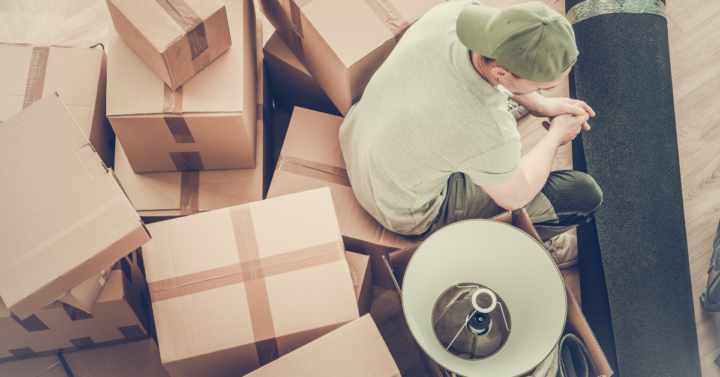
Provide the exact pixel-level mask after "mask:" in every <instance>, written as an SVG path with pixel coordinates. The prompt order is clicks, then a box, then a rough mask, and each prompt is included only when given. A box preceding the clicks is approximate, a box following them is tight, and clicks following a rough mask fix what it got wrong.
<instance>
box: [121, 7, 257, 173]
mask: <svg viewBox="0 0 720 377" xmlns="http://www.w3.org/2000/svg"><path fill="white" fill-rule="evenodd" d="M161 1H166V0H161ZM172 1H175V0H172ZM213 2H214V1H210V3H213ZM147 3H148V4H149V3H152V4H156V2H154V1H149V2H147ZM225 8H227V19H228V22H229V25H230V33H231V34H232V35H233V41H234V44H233V47H231V48H230V49H229V50H228V51H227V52H226V53H224V54H223V55H222V56H220V57H219V58H218V59H217V60H216V61H215V62H213V64H211V65H210V66H208V67H207V68H206V69H204V70H203V71H202V72H200V73H198V74H197V75H196V76H195V77H193V78H192V79H190V80H189V81H188V82H186V83H185V84H184V85H183V86H182V87H181V88H180V89H178V90H176V91H171V90H170V88H168V87H167V86H166V85H165V83H163V81H162V80H160V79H159V78H158V77H157V76H156V75H155V74H154V73H153V72H152V70H150V68H149V67H148V66H147V65H146V64H145V63H144V62H143V61H142V60H141V59H140V57H139V56H138V55H137V54H135V52H133V50H132V49H131V48H130V46H128V44H126V43H125V42H124V41H123V40H122V39H121V38H120V36H119V35H117V34H116V33H115V32H114V31H113V30H112V28H111V29H110V30H109V39H110V42H109V46H108V52H109V61H108V94H107V115H108V118H109V119H110V123H111V124H112V127H113V129H114V130H115V132H116V134H117V137H118V140H120V142H121V143H122V144H123V148H124V150H125V154H126V156H127V159H128V161H129V162H130V166H132V168H133V171H135V172H136V173H149V172H166V171H190V170H217V169H241V168H254V167H256V164H258V161H257V160H256V149H257V146H256V144H255V142H256V128H255V121H256V119H257V111H258V109H257V103H258V101H257V99H256V95H257V89H256V76H255V75H256V71H257V49H256V46H257V42H256V27H255V26H256V25H255V11H254V9H253V8H252V4H251V3H249V2H244V1H241V0H235V1H233V0H229V1H226V2H225ZM225 8H223V9H225Z"/></svg>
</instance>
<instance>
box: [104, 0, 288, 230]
mask: <svg viewBox="0 0 720 377" xmlns="http://www.w3.org/2000/svg"><path fill="white" fill-rule="evenodd" d="M237 5H238V2H228V5H227V6H228V9H230V10H232V9H236V6H237ZM231 14H232V12H231ZM255 16H256V20H258V22H256V24H257V28H258V33H257V35H256V40H255V44H254V46H256V47H255V48H256V51H259V49H260V46H261V44H260V41H261V40H262V29H261V28H260V21H259V19H260V18H261V17H262V16H261V15H260V13H259V12H257V13H256V14H255ZM256 58H257V61H256V63H255V64H256V72H257V77H258V83H257V85H256V87H257V94H256V95H255V97H254V98H256V100H257V104H256V106H257V108H258V111H257V116H258V120H257V121H256V131H255V135H256V143H255V145H257V148H256V150H255V160H256V161H257V165H256V167H255V169H232V170H213V171H201V172H162V173H143V174H136V173H134V172H133V171H132V168H131V167H130V163H129V162H128V160H127V157H126V156H125V151H124V150H123V148H122V146H120V144H119V142H118V144H117V148H116V149H117V153H116V161H115V164H116V167H115V175H116V176H117V178H118V180H119V182H120V184H121V186H122V188H123V189H124V190H125V193H126V194H127V196H128V198H129V199H130V202H132V204H133V206H134V207H135V209H136V210H137V212H138V214H139V215H140V216H141V217H142V218H143V219H144V220H146V221H157V220H164V219H169V218H174V217H178V216H181V215H190V214H193V213H196V212H206V211H211V210H215V209H220V208H226V207H232V206H235V205H240V204H245V203H250V202H254V201H258V200H262V199H263V198H264V197H265V194H266V193H267V190H268V187H269V186H270V177H271V176H272V173H273V169H274V164H273V162H272V159H273V155H274V153H273V149H272V145H273V134H272V128H273V124H272V119H273V113H272V99H271V98H270V97H269V96H270V90H269V84H268V80H267V76H266V74H265V70H264V69H263V64H262V57H261V54H260V53H259V52H258V53H257V56H256Z"/></svg>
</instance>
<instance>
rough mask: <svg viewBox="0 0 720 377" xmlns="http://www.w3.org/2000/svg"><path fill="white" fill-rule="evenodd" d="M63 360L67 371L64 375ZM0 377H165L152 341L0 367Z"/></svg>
mask: <svg viewBox="0 0 720 377" xmlns="http://www.w3.org/2000/svg"><path fill="white" fill-rule="evenodd" d="M60 358H62V359H63V360H64V362H65V364H66V366H67V368H68V371H69V373H66V371H65V368H64V367H63V361H61V359H60ZM0 376H13V377H68V376H73V377H129V376H132V377H168V376H169V375H168V373H167V371H165V368H163V366H162V364H161V363H160V353H159V352H158V348H157V345H155V343H154V342H153V341H152V339H145V340H141V341H137V342H130V343H125V344H118V345H114V346H109V347H99V348H91V349H85V350H82V351H77V352H71V353H60V354H57V355H53V356H44V357H38V358H32V359H26V360H18V361H13V362H10V363H4V364H0Z"/></svg>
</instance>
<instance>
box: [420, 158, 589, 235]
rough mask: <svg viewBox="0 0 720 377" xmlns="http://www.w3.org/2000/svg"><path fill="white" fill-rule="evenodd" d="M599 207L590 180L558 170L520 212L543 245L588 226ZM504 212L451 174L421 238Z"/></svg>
mask: <svg viewBox="0 0 720 377" xmlns="http://www.w3.org/2000/svg"><path fill="white" fill-rule="evenodd" d="M601 203H602V190H600V187H599V186H598V185H597V183H595V180H594V179H593V178H592V177H590V176H589V175H587V174H585V173H582V172H579V171H575V170H560V171H554V172H551V173H550V176H549V177H548V180H547V183H545V186H544V187H543V188H542V190H540V192H539V193H538V194H537V195H536V196H535V198H534V199H533V200H532V201H530V203H528V204H527V205H525V207H524V208H525V211H527V213H528V216H529V217H530V220H531V221H532V223H533V225H534V226H535V229H536V230H537V232H538V235H539V236H540V238H541V239H542V240H543V242H544V241H547V240H549V239H551V238H553V237H555V236H557V235H559V234H562V233H565V232H566V231H568V230H570V229H572V228H574V227H576V226H578V225H580V224H585V223H587V222H590V221H591V220H592V219H593V215H594V214H595V210H597V208H598V207H600V204H601ZM506 211H507V210H506V209H504V208H502V207H500V206H498V205H497V204H495V201H494V200H493V199H492V198H491V197H490V196H489V195H488V194H487V193H485V191H484V190H483V189H482V188H481V187H480V186H478V185H476V184H474V183H473V182H472V180H470V178H469V177H466V176H465V174H463V173H454V174H452V175H451V176H450V179H448V186H447V194H446V196H445V201H444V202H443V204H442V207H441V208H440V213H439V214H438V216H437V218H436V219H435V220H434V221H433V223H432V224H431V226H430V228H429V229H428V231H427V232H426V234H424V235H423V238H424V237H425V236H428V235H430V234H432V233H434V232H435V231H437V230H439V229H441V228H442V227H444V226H445V225H449V224H452V223H455V222H458V221H462V220H468V219H488V218H491V217H493V216H495V215H499V214H501V213H503V212H506Z"/></svg>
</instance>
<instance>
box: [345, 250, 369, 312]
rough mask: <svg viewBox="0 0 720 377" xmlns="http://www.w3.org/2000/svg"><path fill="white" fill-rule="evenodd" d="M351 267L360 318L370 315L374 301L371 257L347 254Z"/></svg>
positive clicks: (347, 252) (346, 257)
mask: <svg viewBox="0 0 720 377" xmlns="http://www.w3.org/2000/svg"><path fill="white" fill-rule="evenodd" d="M345 259H347V262H348V266H349V267H350V277H352V282H353V288H355V299H356V300H357V303H358V309H359V312H360V316H364V315H365V314H368V313H370V307H371V306H372V300H373V285H372V271H371V270H370V257H369V256H367V255H363V254H358V253H351V252H349V251H346V252H345Z"/></svg>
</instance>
